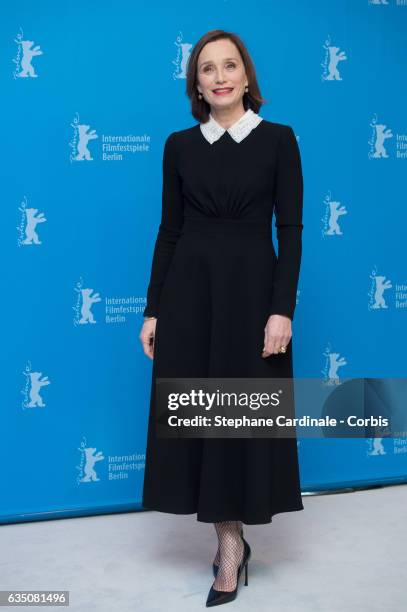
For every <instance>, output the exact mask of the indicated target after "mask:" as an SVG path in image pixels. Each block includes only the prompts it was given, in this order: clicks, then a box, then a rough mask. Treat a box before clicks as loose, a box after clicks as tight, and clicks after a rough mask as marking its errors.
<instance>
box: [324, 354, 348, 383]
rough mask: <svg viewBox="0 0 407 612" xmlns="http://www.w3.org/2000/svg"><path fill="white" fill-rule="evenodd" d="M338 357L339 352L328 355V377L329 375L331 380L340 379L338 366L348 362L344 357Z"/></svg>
mask: <svg viewBox="0 0 407 612" xmlns="http://www.w3.org/2000/svg"><path fill="white" fill-rule="evenodd" d="M338 357H339V353H329V355H328V358H329V370H328V377H329V380H332V381H333V380H335V381H338V380H339V376H338V368H339V367H341V366H344V365H346V364H347V361H346V360H345V359H344V358H343V357H341V358H340V359H338Z"/></svg>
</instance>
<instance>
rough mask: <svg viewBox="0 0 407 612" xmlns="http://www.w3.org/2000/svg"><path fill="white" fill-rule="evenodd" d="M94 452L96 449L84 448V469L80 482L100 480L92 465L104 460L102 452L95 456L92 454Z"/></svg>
mask: <svg viewBox="0 0 407 612" xmlns="http://www.w3.org/2000/svg"><path fill="white" fill-rule="evenodd" d="M95 451H96V448H85V457H86V461H85V467H84V472H85V476H84V477H83V478H81V482H90V481H91V480H92V481H97V480H100V478H98V477H97V474H96V472H95V470H94V465H95V463H96V461H102V459H104V456H103V453H102V451H99V452H98V453H96V455H95V454H94V453H95Z"/></svg>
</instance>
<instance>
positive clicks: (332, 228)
mask: <svg viewBox="0 0 407 612" xmlns="http://www.w3.org/2000/svg"><path fill="white" fill-rule="evenodd" d="M329 213H330V216H329V229H327V231H326V234H327V235H328V236H332V235H333V234H337V235H340V234H342V233H343V232H341V228H340V227H339V225H338V218H339V217H340V216H341V215H347V214H348V211H347V210H346V208H345V206H340V202H330V203H329Z"/></svg>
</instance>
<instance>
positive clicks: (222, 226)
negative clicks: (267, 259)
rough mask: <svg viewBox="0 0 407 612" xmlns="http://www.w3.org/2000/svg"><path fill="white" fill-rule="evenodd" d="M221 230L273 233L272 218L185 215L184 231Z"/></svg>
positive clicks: (228, 231)
mask: <svg viewBox="0 0 407 612" xmlns="http://www.w3.org/2000/svg"><path fill="white" fill-rule="evenodd" d="M202 231H205V232H211V233H213V232H215V233H217V232H220V233H225V232H227V233H237V234H239V233H257V234H259V233H260V234H268V235H270V234H271V221H270V219H245V218H244V217H239V218H226V217H185V218H184V224H183V227H182V232H183V233H185V232H202Z"/></svg>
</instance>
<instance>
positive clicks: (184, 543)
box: [0, 485, 407, 612]
mask: <svg viewBox="0 0 407 612" xmlns="http://www.w3.org/2000/svg"><path fill="white" fill-rule="evenodd" d="M303 500H304V506H305V510H303V511H301V512H292V513H285V514H279V515H276V516H275V517H274V518H273V522H272V523H271V524H270V525H254V526H250V525H247V526H245V537H246V539H247V540H248V541H249V544H250V545H251V547H252V555H253V556H252V560H251V561H250V563H249V585H248V586H247V587H245V586H244V583H243V579H241V586H240V589H239V594H238V597H237V599H236V600H235V601H234V602H232V603H230V604H227V605H228V606H229V607H228V608H227V609H232V608H231V607H232V606H233V609H235V610H248V609H249V606H250V607H255V608H256V609H257V610H261V611H263V610H264V611H266V610H267V612H270V611H276V612H291V611H292V612H305V611H306V612H308V611H309V612H319V611H320V612H348V611H352V612H353V611H355V612H356V611H357V612H365V611H366V612H376V611H377V612H383V610H386V612H393V611H394V612H396V611H397V612H400V610H402V609H405V605H406V593H407V591H406V588H407V586H406V585H407V563H406V550H407V526H406V508H407V485H398V486H391V487H385V488H381V489H375V490H367V491H358V492H350V493H336V494H331V495H322V496H304V497H303ZM0 544H1V545H0V589H2V590H11V589H21V590H30V589H41V590H46V589H49V590H51V589H55V590H69V591H70V607H69V609H70V610H75V611H81V612H90V611H91V610H97V611H98V612H105V611H106V612H113V610H118V611H119V612H130V611H131V612H136V611H142V612H151V611H159V612H162V611H164V610H165V611H166V612H172V611H174V612H180V611H183V610H185V611H188V612H192V611H194V610H202V609H203V608H204V607H205V601H206V596H207V593H208V590H209V588H210V586H211V584H212V574H211V562H212V559H213V556H214V554H215V552H216V546H217V541H216V535H215V530H214V528H213V525H210V524H205V523H200V522H198V521H197V520H196V515H185V516H176V515H170V514H165V513H160V512H139V513H129V514H116V515H108V516H97V517H87V518H75V519H67V520H54V521H41V522H35V523H20V524H16V525H3V526H2V527H1V529H0ZM1 609H4V610H6V609H10V610H17V609H23V608H21V607H17V608H16V607H5V608H1ZM25 609H28V608H25ZM47 609H49V610H63V609H67V608H63V607H62V608H61V607H59V608H58V607H55V606H52V607H48V608H47Z"/></svg>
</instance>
